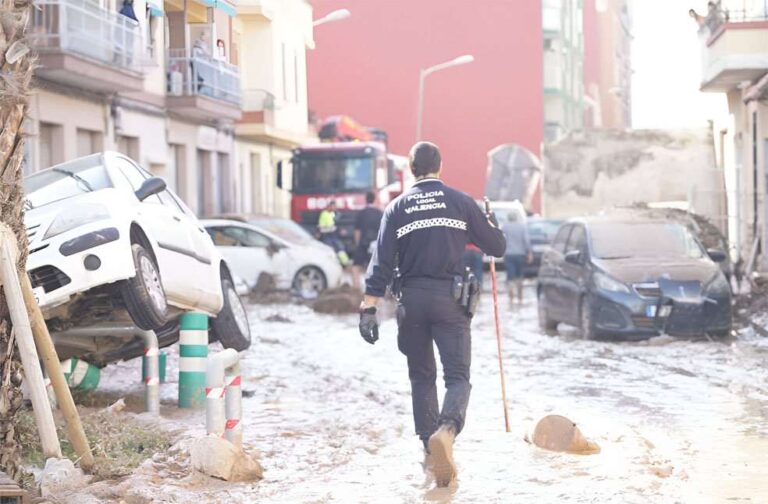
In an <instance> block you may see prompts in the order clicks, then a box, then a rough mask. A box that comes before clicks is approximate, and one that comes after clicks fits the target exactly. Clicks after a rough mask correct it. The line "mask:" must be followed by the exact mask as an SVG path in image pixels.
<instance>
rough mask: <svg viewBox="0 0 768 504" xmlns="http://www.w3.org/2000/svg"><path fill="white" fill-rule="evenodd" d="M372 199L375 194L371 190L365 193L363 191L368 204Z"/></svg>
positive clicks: (374, 198)
mask: <svg viewBox="0 0 768 504" xmlns="http://www.w3.org/2000/svg"><path fill="white" fill-rule="evenodd" d="M374 201H376V195H375V194H373V191H368V192H367V193H365V202H366V203H368V204H369V205H370V204H371V203H373V202H374Z"/></svg>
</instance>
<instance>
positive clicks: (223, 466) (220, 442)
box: [190, 435, 263, 481]
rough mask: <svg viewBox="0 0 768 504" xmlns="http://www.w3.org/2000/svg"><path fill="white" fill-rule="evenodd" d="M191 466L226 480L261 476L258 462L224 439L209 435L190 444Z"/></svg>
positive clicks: (249, 479) (245, 479)
mask: <svg viewBox="0 0 768 504" xmlns="http://www.w3.org/2000/svg"><path fill="white" fill-rule="evenodd" d="M190 456H191V459H192V468H193V469H195V470H197V471H200V472H202V473H204V474H207V475H208V476H213V477H214V478H220V479H223V480H226V481H255V480H259V479H261V478H262V476H263V473H262V469H261V465H260V464H259V462H258V461H257V460H256V459H255V458H253V457H252V456H250V455H249V454H247V453H245V451H244V450H243V449H242V448H239V447H237V446H235V445H234V444H232V443H230V442H229V441H227V440H226V439H222V438H220V437H217V436H214V435H210V436H208V437H205V438H202V439H200V440H198V441H195V443H194V444H193V445H192V448H191V449H190Z"/></svg>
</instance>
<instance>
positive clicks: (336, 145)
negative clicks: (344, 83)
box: [277, 116, 413, 253]
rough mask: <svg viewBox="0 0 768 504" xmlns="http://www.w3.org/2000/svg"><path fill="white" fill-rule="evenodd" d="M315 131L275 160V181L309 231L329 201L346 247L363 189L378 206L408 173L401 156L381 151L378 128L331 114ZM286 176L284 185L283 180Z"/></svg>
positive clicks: (350, 240)
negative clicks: (312, 140) (314, 139)
mask: <svg viewBox="0 0 768 504" xmlns="http://www.w3.org/2000/svg"><path fill="white" fill-rule="evenodd" d="M319 137H320V139H321V143H317V144H312V145H304V146H301V147H299V148H297V149H294V151H293V156H292V157H291V160H290V163H287V162H281V163H278V173H277V185H278V187H280V188H283V189H287V190H289V191H290V192H291V219H292V220H294V221H295V222H297V223H299V224H300V225H301V226H302V227H304V228H305V229H307V231H309V232H310V233H312V234H313V235H317V221H318V217H319V215H320V212H321V211H322V210H323V209H324V208H325V207H327V206H328V204H329V203H330V202H331V201H335V202H336V227H337V229H338V233H339V238H341V240H342V242H343V243H344V245H345V248H346V249H347V252H348V253H351V252H352V249H353V245H354V244H353V230H354V225H355V217H356V214H357V212H359V211H360V210H362V209H363V208H365V204H366V203H365V195H366V193H367V192H369V191H370V192H373V193H374V194H375V195H376V205H377V206H379V207H380V208H382V209H383V208H384V207H385V206H386V205H387V203H389V202H390V201H391V200H392V199H393V198H395V197H397V196H398V195H399V194H400V193H402V192H403V190H404V189H405V188H407V187H410V185H411V184H412V183H413V176H412V175H411V173H410V170H409V169H408V162H407V159H406V158H405V157H403V156H395V155H392V154H388V153H387V144H386V133H384V132H383V131H381V130H372V129H368V128H364V127H362V126H360V125H359V124H357V123H356V122H355V121H354V120H352V119H351V118H349V117H346V116H337V117H332V118H329V119H328V120H327V121H325V123H324V124H323V126H322V127H321V129H320V133H319ZM289 165H290V166H289ZM289 167H290V175H289V174H288V171H289V170H288V169H287V168H289ZM284 175H285V177H284ZM288 176H290V185H288V184H286V182H287V180H284V178H288Z"/></svg>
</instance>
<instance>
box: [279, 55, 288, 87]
mask: <svg viewBox="0 0 768 504" xmlns="http://www.w3.org/2000/svg"><path fill="white" fill-rule="evenodd" d="M280 48H281V52H282V62H283V100H288V75H287V73H288V69H287V68H286V65H287V62H286V61H285V43H283V44H282V45H281V46H280Z"/></svg>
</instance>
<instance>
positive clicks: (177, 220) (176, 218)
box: [173, 215, 181, 222]
mask: <svg viewBox="0 0 768 504" xmlns="http://www.w3.org/2000/svg"><path fill="white" fill-rule="evenodd" d="M173 220H175V221H176V222H181V218H180V217H178V216H176V215H174V216H173Z"/></svg>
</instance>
